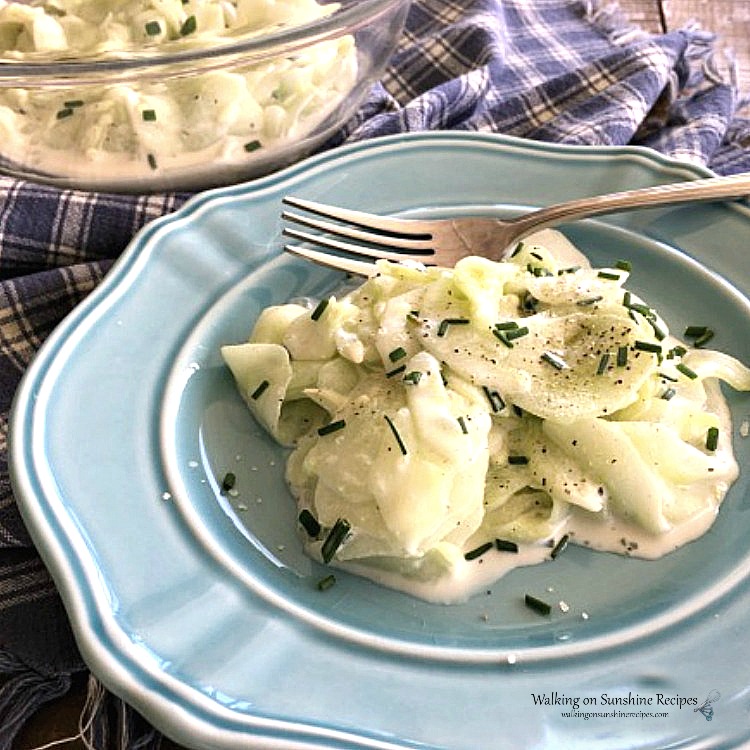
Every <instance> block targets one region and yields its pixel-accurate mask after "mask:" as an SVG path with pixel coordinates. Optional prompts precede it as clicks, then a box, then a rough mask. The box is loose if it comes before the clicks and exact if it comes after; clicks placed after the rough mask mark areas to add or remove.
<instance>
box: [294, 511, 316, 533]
mask: <svg viewBox="0 0 750 750" xmlns="http://www.w3.org/2000/svg"><path fill="white" fill-rule="evenodd" d="M297 520H298V521H299V522H300V525H301V526H302V528H303V529H304V530H305V531H306V532H307V534H308V536H311V537H312V538H313V539H315V538H316V537H317V536H318V534H320V532H321V526H320V523H319V521H318V519H317V518H315V516H314V515H313V514H312V513H311V512H310V511H309V510H308V509H307V508H303V509H302V510H301V511H300V514H299V516H298V517H297Z"/></svg>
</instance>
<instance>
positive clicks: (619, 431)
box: [222, 232, 750, 604]
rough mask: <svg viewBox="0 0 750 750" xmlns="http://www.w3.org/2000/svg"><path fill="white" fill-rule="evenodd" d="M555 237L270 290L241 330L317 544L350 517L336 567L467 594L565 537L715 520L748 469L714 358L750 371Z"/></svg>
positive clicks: (613, 546)
mask: <svg viewBox="0 0 750 750" xmlns="http://www.w3.org/2000/svg"><path fill="white" fill-rule="evenodd" d="M539 239H542V240H544V242H545V243H546V247H545V246H542V245H541V244H531V245H530V246H529V247H528V248H524V250H523V252H522V253H521V254H520V255H519V257H517V258H514V259H513V260H512V261H511V262H510V263H505V264H491V263H489V262H488V261H485V260H482V259H466V260H465V261H461V262H460V263H459V264H457V266H456V269H455V270H453V271H447V270H440V269H433V270H424V271H420V270H418V269H417V270H414V269H411V270H409V269H401V268H399V267H396V266H393V265H392V264H383V265H381V272H382V277H379V278H376V279H375V280H370V281H369V282H366V284H365V285H364V286H363V287H362V288H361V289H358V290H354V291H353V292H351V293H349V294H347V295H346V296H345V297H344V298H343V299H342V300H341V301H340V302H339V301H336V300H335V298H331V299H330V300H328V302H327V307H326V306H325V305H324V306H323V307H322V308H319V310H318V311H316V312H315V313H310V312H307V311H305V309H304V308H300V307H297V308H295V309H292V308H291V307H290V306H288V305H287V306H281V307H279V308H271V309H269V310H267V311H266V312H265V313H264V314H263V315H262V316H261V318H260V320H259V321H258V323H257V325H256V328H255V330H254V332H253V335H252V336H251V339H250V341H249V342H248V343H247V344H240V345H236V346H230V347H224V349H223V350H222V352H223V354H224V357H225V360H226V361H227V363H228V365H229V367H230V368H231V370H232V372H233V373H234V376H235V378H236V380H237V383H238V386H239V387H240V390H241V392H242V394H243V396H244V397H245V399H246V401H247V403H248V405H249V406H250V409H251V410H252V411H253V412H254V413H255V414H256V416H257V417H258V418H259V419H260V420H261V422H262V423H263V424H264V425H265V427H266V428H267V429H268V430H269V431H270V432H271V433H272V434H274V435H275V436H276V437H277V439H279V440H281V441H282V442H286V443H289V442H296V448H295V450H294V452H293V453H292V455H291V457H290V460H289V464H288V467H287V476H288V480H289V482H290V487H291V488H292V491H293V493H294V495H295V496H296V497H297V500H298V503H299V507H300V509H301V510H305V511H306V512H308V513H310V514H311V515H312V516H313V517H315V518H316V519H317V520H318V521H319V522H320V524H321V527H322V528H321V530H320V532H319V533H317V534H314V535H313V536H312V537H311V536H310V534H309V533H303V537H302V538H303V542H304V544H305V546H306V549H307V551H308V553H309V554H310V555H311V556H312V557H313V558H316V559H320V558H321V549H322V548H323V547H324V546H325V544H326V543H327V540H328V535H329V531H330V529H331V528H332V527H333V526H334V525H335V524H336V522H337V521H338V520H339V519H346V520H347V521H348V523H349V524H350V526H351V533H350V534H349V535H347V536H346V537H345V538H344V539H343V542H342V543H341V544H340V546H338V547H337V548H336V549H335V552H334V554H333V556H332V557H331V559H330V560H328V562H329V564H330V565H332V566H334V567H337V568H342V569H346V570H349V571H351V572H353V573H356V574H358V575H361V576H363V577H366V578H369V579H371V580H374V581H376V582H378V583H380V584H383V585H385V586H388V587H390V588H394V589H397V590H400V591H404V592H406V593H409V594H411V595H413V596H415V597H418V598H421V599H425V600H428V601H432V602H438V603H445V604H450V603H455V602H460V601H464V600H466V599H467V598H469V597H470V596H472V595H473V594H476V593H478V592H480V591H482V590H483V589H486V588H487V587H488V586H489V585H491V583H492V582H493V581H495V580H497V579H498V578H500V577H502V576H503V575H506V574H507V573H508V572H510V571H512V570H513V569H515V568H517V567H520V566H526V565H534V564H539V563H542V562H544V561H548V560H551V558H552V550H553V549H554V548H555V546H556V545H557V544H558V543H560V541H561V540H562V539H568V541H569V543H571V544H578V545H582V546H585V547H588V548H591V549H594V550H598V551H602V552H610V553H616V554H622V555H629V556H633V557H640V558H647V559H655V558H659V557H661V556H663V555H665V554H668V553H669V552H671V551H672V550H674V549H676V548H678V547H681V546H683V545H684V544H687V543H688V542H690V541H692V540H694V539H696V538H698V537H699V536H701V535H702V534H704V533H705V532H706V531H707V530H708V528H710V526H711V524H712V523H713V521H714V519H715V517H716V514H717V512H718V509H719V506H720V503H721V501H722V499H723V498H724V496H725V494H726V492H727V490H728V488H729V487H730V486H731V484H732V482H733V481H734V480H735V479H736V477H737V474H738V467H737V464H736V461H735V459H734V456H733V451H732V441H731V435H732V426H731V420H730V414H729V409H728V407H727V404H726V402H725V399H724V397H723V395H722V392H721V389H720V387H719V383H718V380H717V379H716V377H717V376H718V377H720V378H722V379H724V380H726V381H727V382H728V383H729V384H730V385H731V386H732V387H734V388H739V389H742V390H750V370H748V369H747V368H746V367H744V366H743V365H741V364H740V363H739V362H737V361H736V360H733V359H732V358H730V357H727V356H726V355H722V354H719V353H712V352H710V351H706V350H705V349H702V350H700V354H699V355H697V354H695V353H691V351H690V350H689V348H688V347H683V345H682V344H681V343H680V342H679V341H678V340H677V339H676V338H674V337H672V336H669V335H668V332H667V331H666V326H665V324H664V322H663V321H662V320H661V318H659V317H658V315H657V314H656V313H655V312H654V311H653V310H651V309H650V308H647V307H646V305H645V303H644V302H643V301H642V300H640V299H639V298H637V297H635V296H634V295H631V294H630V293H628V292H627V291H625V290H624V288H622V287H621V284H622V283H623V282H624V281H625V280H626V277H627V274H626V273H625V272H621V271H620V270H613V269H607V270H606V271H605V272H604V274H603V275H602V274H600V273H597V271H596V270H595V269H594V270H590V269H587V268H586V267H585V265H586V264H585V262H584V261H583V259H582V257H581V256H580V255H579V254H578V253H577V251H575V250H574V249H573V248H571V247H570V246H569V243H566V242H565V241H563V240H562V238H561V237H560V236H559V235H557V234H555V233H552V234H550V233H548V232H545V233H544V234H543V235H541V236H540V237H538V238H535V241H536V240H539ZM550 247H552V248H554V249H555V251H556V252H554V253H553V252H550ZM563 258H564V259H565V260H564V262H561V260H562V259H563ZM571 262H573V263H575V264H576V265H581V266H584V267H583V268H581V269H580V270H578V269H574V268H571V267H570V264H571ZM537 267H538V268H541V269H542V272H540V271H537V270H536V268H537ZM550 269H551V271H550ZM613 276H614V277H615V279H614V280H613ZM540 278H541V279H542V281H540ZM529 290H533V291H534V292H535V293H536V294H537V295H538V296H539V299H538V300H537V303H539V304H537V306H536V308H535V309H533V310H529V309H527V305H526V302H525V294H526V293H527V292H528V291H529ZM592 300H596V301H595V302H593V303H592ZM633 305H635V308H634V307H633ZM320 309H323V311H324V312H320ZM634 309H635V310H639V313H638V314H637V315H636V314H634V312H633V310H634ZM584 311H585V312H584ZM319 313H320V314H319ZM514 316H515V317H514ZM445 320H448V321H450V322H449V324H448V325H446V324H444V323H443V321H445ZM480 320H481V321H484V322H481V323H480V322H478V321H480ZM487 320H489V321H495V320H497V321H500V324H499V325H500V326H501V327H500V328H499V329H498V328H497V327H496V326H494V330H493V335H492V336H488V335H487V326H486V321H487ZM405 321H406V322H405ZM509 321H510V322H509ZM602 321H605V322H604V323H602ZM493 325H494V324H491V325H490V328H493ZM514 326H515V327H514ZM527 328H528V331H525V330H520V329H527ZM507 331H514V332H515V333H513V334H511V335H512V336H513V338H512V339H511V342H512V344H513V345H512V346H508V343H509V341H508V340H507V339H506V340H505V341H504V343H503V337H504V336H505V335H506V334H505V333H503V332H507ZM342 333H344V334H345V335H341V334H342ZM499 333H500V334H502V335H498V334H499ZM353 341H354V342H357V343H358V344H359V346H352V342H353ZM649 347H650V348H649ZM623 349H624V350H627V351H626V353H627V357H625V359H623V360H622V361H620V360H619V359H618V356H617V355H618V350H623ZM550 351H554V352H555V354H556V356H558V357H560V358H561V360H562V362H563V363H564V366H562V367H559V366H558V365H557V364H554V363H552V364H551V363H550V362H548V361H546V360H545V356H544V355H545V354H546V353H548V352H550ZM657 351H658V352H659V353H658V356H657V353H656V352H657ZM619 353H620V354H622V353H623V352H619ZM274 361H278V362H280V363H281V364H280V365H278V366H274V365H273V364H272V363H273V362H274ZM568 363H569V364H568ZM688 363H691V364H693V365H694V366H695V367H696V368H697V369H698V370H700V371H701V372H702V373H704V375H705V377H704V376H699V375H698V374H697V373H696V372H693V371H692V369H691V368H690V367H689V366H688ZM414 373H418V374H419V377H418V378H414V377H412V376H413V375H414ZM261 381H263V382H265V383H266V386H265V392H266V393H268V394H269V395H268V397H267V399H266V400H265V401H264V399H263V397H262V396H261V397H259V396H258V395H257V388H258V383H259V382H261ZM292 383H293V384H294V388H293V389H292V385H291V384H292ZM305 384H307V387H305ZM524 388H529V389H530V391H528V392H527V391H525V390H524ZM292 393H293V394H294V395H292ZM568 394H574V396H572V397H571V396H569V395H568ZM305 396H307V398H309V399H310V401H307V399H306V398H305ZM287 399H294V400H292V401H288V400H287ZM566 399H572V400H569V401H566ZM518 403H523V405H524V408H523V409H522V410H520V411H519V410H518V409H517V407H515V406H514V404H518ZM305 404H307V405H308V406H305ZM290 407H294V408H293V410H291V411H289V409H290ZM285 410H287V411H285ZM305 420H307V421H305ZM316 420H317V421H316ZM295 425H296V426H297V428H299V431H298V432H297V435H298V436H300V437H298V438H295V437H293V432H290V431H289V430H290V427H292V428H293V427H294V426H295ZM311 425H312V429H311ZM320 425H323V430H322V432H320V433H319V432H318V427H319V426H320ZM712 432H714V433H716V434H717V435H718V441H717V444H716V445H715V446H709V444H708V443H709V442H710V441H709V437H708V436H709V435H710V434H711V433H712ZM634 477H635V479H634ZM497 539H500V540H504V541H512V542H515V543H516V544H517V550H518V551H517V552H508V551H505V550H501V549H498V548H496V547H495V546H494V544H493V543H494V542H495V540H497ZM485 546H487V547H488V548H487V549H486V550H485V551H484V552H483V553H482V554H481V555H479V556H478V557H473V556H472V555H471V554H468V555H467V553H472V552H474V551H476V550H477V549H479V548H483V547H485Z"/></svg>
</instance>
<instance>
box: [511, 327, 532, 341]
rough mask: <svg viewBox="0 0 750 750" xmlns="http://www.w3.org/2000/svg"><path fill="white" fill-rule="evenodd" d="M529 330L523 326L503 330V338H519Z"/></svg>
mask: <svg viewBox="0 0 750 750" xmlns="http://www.w3.org/2000/svg"><path fill="white" fill-rule="evenodd" d="M528 332H529V329H528V328H527V327H526V326H524V327H523V328H512V329H511V330H509V331H505V338H506V339H508V341H513V340H514V339H520V338H521V337H522V336H526V335H527V334H528Z"/></svg>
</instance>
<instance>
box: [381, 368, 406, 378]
mask: <svg viewBox="0 0 750 750" xmlns="http://www.w3.org/2000/svg"><path fill="white" fill-rule="evenodd" d="M405 371H406V365H401V366H400V367H396V368H395V369H394V370H389V371H388V372H387V373H386V374H385V376H386V377H387V378H392V377H395V376H396V375H400V374H401V373H402V372H405Z"/></svg>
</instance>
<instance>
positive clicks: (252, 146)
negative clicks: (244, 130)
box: [243, 140, 261, 154]
mask: <svg viewBox="0 0 750 750" xmlns="http://www.w3.org/2000/svg"><path fill="white" fill-rule="evenodd" d="M260 147H261V142H260V141H258V140H255V141H248V142H247V143H246V144H245V145H244V146H243V148H244V149H245V151H247V153H248V154H252V152H253V151H257V150H258V149H259V148H260Z"/></svg>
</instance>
